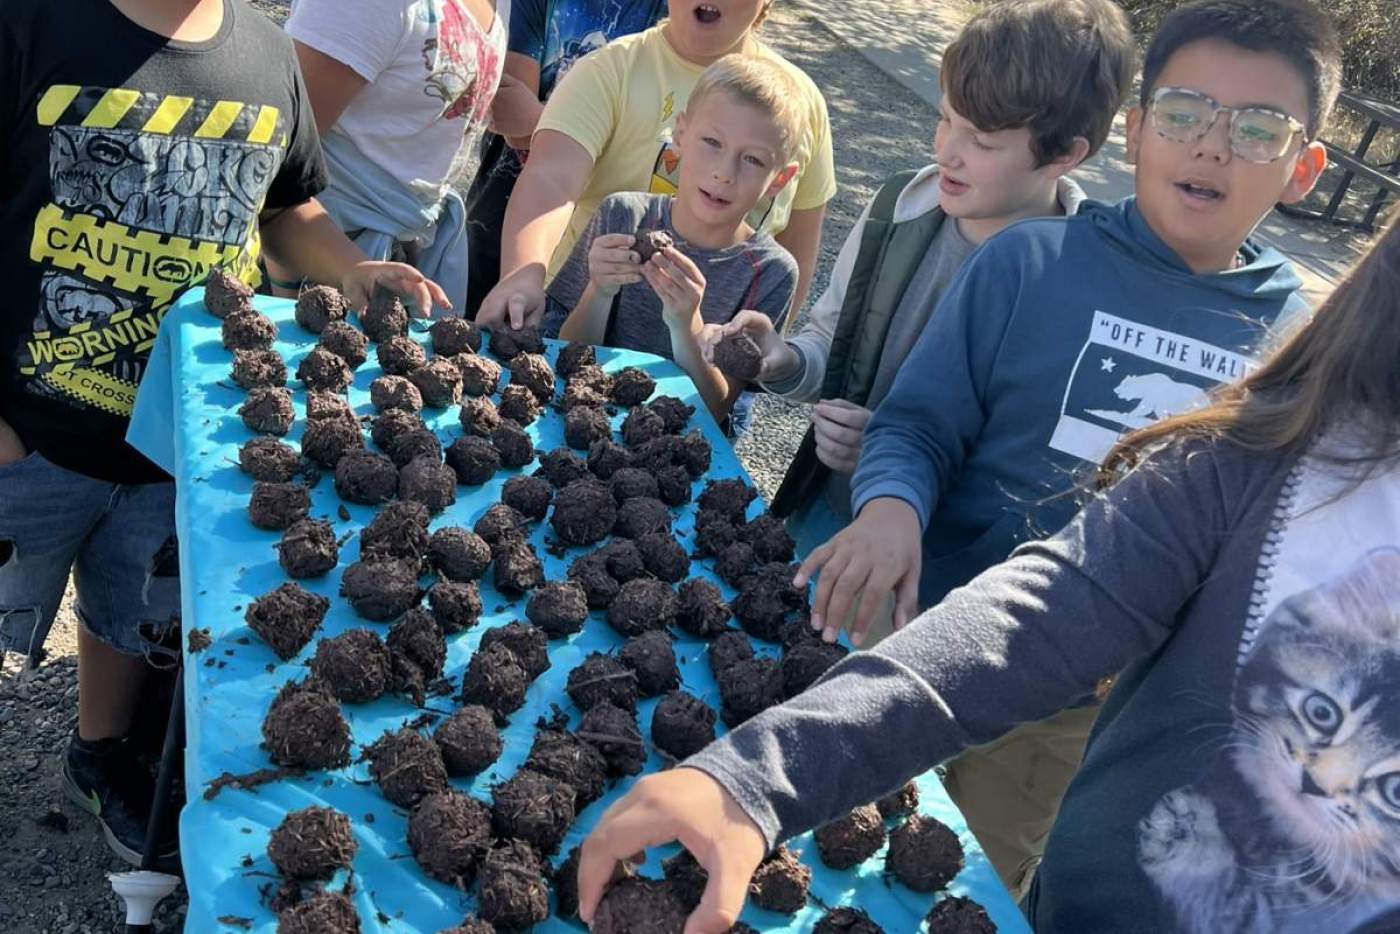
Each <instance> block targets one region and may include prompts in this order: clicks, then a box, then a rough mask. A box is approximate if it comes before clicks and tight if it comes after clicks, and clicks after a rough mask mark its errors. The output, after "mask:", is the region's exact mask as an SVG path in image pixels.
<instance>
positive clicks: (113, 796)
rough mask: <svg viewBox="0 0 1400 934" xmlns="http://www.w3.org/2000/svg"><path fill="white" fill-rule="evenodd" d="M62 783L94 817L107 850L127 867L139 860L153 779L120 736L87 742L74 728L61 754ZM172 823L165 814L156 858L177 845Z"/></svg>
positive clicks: (173, 823)
mask: <svg viewBox="0 0 1400 934" xmlns="http://www.w3.org/2000/svg"><path fill="white" fill-rule="evenodd" d="M63 788H64V791H65V792H67V794H68V797H69V798H70V799H71V800H72V802H73V803H74V804H76V805H77V806H78V807H80V808H82V809H83V810H84V811H87V812H88V813H89V814H91V815H93V816H94V817H96V818H97V821H98V823H100V824H101V825H102V833H103V836H105V837H106V838H107V845H108V846H109V847H111V849H112V852H113V853H116V854H117V855H118V856H120V857H121V858H122V859H124V860H126V861H127V862H128V863H131V864H132V865H133V866H139V865H141V851H142V849H144V847H145V844H146V822H147V820H148V819H149V818H150V815H151V799H152V797H153V796H154V794H155V781H154V780H153V779H152V777H151V774H150V771H149V770H147V769H146V768H145V767H144V766H142V765H141V764H140V763H139V762H138V761H137V760H136V758H135V756H134V755H133V754H132V751H131V749H130V748H129V744H128V743H127V741H126V740H124V739H100V740H94V741H88V740H84V739H81V738H79V737H78V735H77V733H76V732H75V733H74V734H73V737H72V738H71V739H70V740H69V741H68V751H67V753H66V754H65V755H64V757H63ZM175 823H176V819H175V817H174V815H171V819H170V820H169V821H167V825H168V826H167V828H166V830H165V833H163V834H162V838H163V839H162V841H161V845H160V847H159V848H158V849H157V851H156V855H157V857H158V858H161V859H168V858H169V857H171V856H173V855H174V854H175V853H176V851H177V849H178V844H177V842H176V837H175V827H174V825H175Z"/></svg>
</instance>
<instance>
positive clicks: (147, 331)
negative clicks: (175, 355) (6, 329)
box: [20, 308, 167, 377]
mask: <svg viewBox="0 0 1400 934" xmlns="http://www.w3.org/2000/svg"><path fill="white" fill-rule="evenodd" d="M166 310H167V309H166V308H155V309H150V308H143V309H130V308H128V309H126V310H125V311H119V312H117V313H116V314H114V315H112V316H111V317H109V318H107V319H106V320H105V321H96V322H92V321H88V322H83V323H82V324H75V325H73V326H72V327H71V328H68V329H67V330H66V331H35V332H34V333H33V334H32V335H30V336H29V337H28V338H27V339H26V340H25V350H27V351H28V354H27V359H26V365H25V366H21V367H20V372H21V373H23V374H24V375H25V376H35V375H40V376H46V377H47V376H52V375H53V374H54V373H63V372H65V371H67V370H70V369H72V368H73V367H74V366H76V365H78V364H84V365H89V366H102V365H103V364H105V363H111V362H112V361H113V360H114V359H116V355H117V352H118V351H126V352H129V353H132V354H139V353H144V352H145V351H147V350H150V349H151V346H152V345H153V344H154V343H155V340H156V333H157V332H158V331H159V330H160V322H161V320H162V319H163V318H164V317H165V312H166Z"/></svg>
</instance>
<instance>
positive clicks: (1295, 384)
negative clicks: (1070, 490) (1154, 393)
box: [1098, 208, 1400, 487]
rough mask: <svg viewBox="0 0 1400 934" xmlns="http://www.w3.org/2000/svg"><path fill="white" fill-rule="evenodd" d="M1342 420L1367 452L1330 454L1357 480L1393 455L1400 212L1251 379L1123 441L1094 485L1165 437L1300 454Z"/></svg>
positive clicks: (1398, 441)
mask: <svg viewBox="0 0 1400 934" xmlns="http://www.w3.org/2000/svg"><path fill="white" fill-rule="evenodd" d="M1349 422H1350V423H1355V424H1359V425H1361V426H1362V427H1363V429H1364V431H1365V438H1366V448H1365V450H1362V451H1355V452H1349V453H1347V454H1346V455H1345V456H1342V455H1331V458H1332V459H1333V460H1339V461H1345V462H1346V463H1348V464H1352V465H1356V466H1359V467H1361V468H1362V470H1361V472H1360V473H1359V474H1358V475H1357V482H1360V481H1361V480H1363V479H1365V478H1366V477H1367V476H1369V474H1370V473H1371V471H1374V470H1375V469H1376V468H1377V467H1380V466H1382V465H1385V464H1389V463H1392V462H1394V461H1396V460H1400V208H1397V209H1396V210H1395V211H1392V212H1391V215H1390V224H1389V227H1388V229H1387V230H1386V232H1385V233H1384V234H1382V235H1381V236H1380V237H1379V238H1378V239H1377V240H1376V242H1375V243H1374V244H1373V245H1372V246H1371V249H1370V250H1369V251H1368V252H1367V254H1366V255H1365V256H1363V257H1362V258H1361V260H1360V261H1359V262H1358V263H1357V264H1356V266H1355V267H1354V268H1353V269H1352V270H1351V272H1350V273H1349V274H1348V275H1347V276H1346V278H1345V279H1343V280H1342V282H1341V284H1339V285H1338V286H1337V288H1336V290H1335V291H1333V293H1332V294H1331V296H1329V297H1328V299H1327V300H1326V301H1325V302H1323V303H1322V305H1321V307H1319V308H1318V309H1317V312H1316V314H1314V315H1313V318H1312V320H1311V321H1310V322H1308V323H1307V324H1306V325H1305V326H1303V327H1302V328H1300V329H1299V330H1298V331H1297V332H1296V333H1295V334H1293V335H1292V337H1290V338H1289V339H1288V340H1287V341H1285V342H1284V343H1283V344H1282V346H1280V347H1279V348H1278V350H1277V351H1275V352H1274V353H1273V354H1272V355H1271V356H1270V357H1269V358H1268V360H1267V361H1265V363H1264V364H1263V365H1261V366H1260V367H1259V368H1258V369H1257V370H1255V371H1254V372H1253V373H1251V374H1250V375H1249V376H1247V377H1245V378H1244V379H1243V380H1241V381H1240V382H1237V383H1232V384H1229V385H1227V386H1222V387H1218V388H1217V389H1216V390H1215V392H1214V393H1212V397H1211V403H1210V405H1208V406H1207V407H1206V408H1203V409H1200V410H1198V411H1194V412H1186V413H1183V414H1181V415H1177V416H1174V417H1171V418H1165V419H1162V420H1161V421H1159V422H1156V423H1154V424H1152V425H1149V426H1148V427H1146V428H1143V429H1140V430H1138V431H1135V432H1133V433H1132V434H1130V435H1127V436H1126V437H1124V438H1123V439H1122V440H1121V441H1120V442H1119V443H1118V444H1117V445H1116V446H1115V447H1114V449H1113V450H1112V451H1111V452H1109V455H1108V457H1107V458H1106V459H1105V460H1104V463H1103V466H1102V467H1101V468H1100V470H1099V474H1098V480H1099V486H1100V487H1103V486H1108V485H1109V484H1111V483H1112V482H1113V481H1114V480H1116V479H1118V478H1119V477H1121V476H1122V475H1123V474H1124V473H1126V472H1127V470H1129V469H1131V468H1132V467H1134V466H1135V465H1136V464H1137V463H1138V462H1139V461H1141V460H1142V458H1143V457H1144V456H1145V455H1147V454H1148V453H1150V452H1151V451H1153V450H1156V449H1158V448H1160V447H1161V446H1162V445H1164V444H1167V443H1170V442H1175V441H1184V440H1191V439H1207V440H1223V441H1227V442H1230V443H1233V444H1236V445H1238V446H1240V447H1242V448H1244V449H1246V450H1249V451H1255V452H1261V453H1277V454H1281V455H1289V454H1299V453H1302V452H1303V451H1304V450H1305V449H1306V448H1307V447H1308V446H1309V445H1310V444H1311V443H1312V442H1313V441H1314V440H1316V439H1317V438H1318V437H1319V436H1320V435H1321V434H1322V433H1323V432H1324V431H1326V430H1328V429H1329V428H1331V427H1333V426H1335V425H1341V424H1347V423H1349Z"/></svg>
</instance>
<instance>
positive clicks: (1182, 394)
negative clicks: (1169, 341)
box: [1087, 373, 1208, 428]
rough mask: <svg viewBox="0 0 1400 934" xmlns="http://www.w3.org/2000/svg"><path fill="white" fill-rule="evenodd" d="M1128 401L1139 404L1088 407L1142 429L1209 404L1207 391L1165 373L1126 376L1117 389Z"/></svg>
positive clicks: (1105, 417)
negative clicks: (1115, 407)
mask: <svg viewBox="0 0 1400 934" xmlns="http://www.w3.org/2000/svg"><path fill="white" fill-rule="evenodd" d="M1113 394H1114V395H1116V396H1117V397H1118V398H1120V399H1122V400H1123V401H1125V402H1132V403H1136V404H1135V405H1134V406H1133V408H1132V409H1131V410H1129V411H1126V412H1123V411H1115V410H1113V409H1088V410H1087V412H1088V414H1090V415H1093V416H1095V417H1097V418H1102V419H1105V420H1107V421H1110V422H1117V423H1118V424H1120V425H1123V426H1125V427H1127V428H1142V427H1143V426H1145V425H1150V424H1152V423H1153V422H1155V421H1157V420H1158V419H1160V418H1166V417H1167V416H1168V415H1180V414H1181V413H1182V412H1189V411H1191V410H1192V409H1197V408H1200V407H1201V406H1203V405H1205V404H1206V402H1207V401H1208V400H1207V396H1206V391H1205V390H1204V389H1202V388H1201V387H1199V386H1193V385H1192V384H1190V383H1179V382H1177V381H1176V380H1174V379H1172V378H1171V377H1169V376H1167V375H1166V374H1164V373H1143V374H1140V375H1136V376H1125V377H1124V378H1123V380H1122V382H1120V383H1119V384H1118V385H1117V386H1116V387H1114V389H1113Z"/></svg>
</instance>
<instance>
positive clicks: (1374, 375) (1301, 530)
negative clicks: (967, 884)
mask: <svg viewBox="0 0 1400 934" xmlns="http://www.w3.org/2000/svg"><path fill="white" fill-rule="evenodd" d="M1164 28H1169V27H1164ZM1169 67H1170V66H1169ZM1203 181H1204V179H1203ZM1398 320H1400V223H1396V224H1394V225H1393V226H1392V227H1391V229H1390V231H1389V233H1387V234H1386V235H1384V237H1383V238H1382V240H1381V241H1380V242H1379V243H1377V244H1376V245H1375V247H1374V248H1373V249H1372V251H1371V253H1370V255H1369V256H1368V257H1366V258H1365V259H1363V260H1362V262H1361V263H1360V265H1359V266H1358V267H1357V269H1356V270H1355V271H1354V272H1353V273H1352V275H1351V276H1350V277H1349V278H1348V279H1347V281H1345V282H1344V283H1342V285H1341V286H1339V287H1338V289H1337V290H1336V292H1335V293H1333V295H1332V296H1331V297H1330V298H1329V299H1328V300H1327V301H1326V302H1325V303H1324V304H1323V305H1322V307H1321V308H1320V309H1319V310H1318V312H1317V315H1316V317H1315V319H1314V320H1313V321H1312V322H1311V323H1310V324H1309V325H1307V326H1306V327H1305V328H1304V329H1303V330H1302V331H1301V332H1299V333H1297V334H1296V335H1295V336H1294V337H1293V339H1291V340H1290V341H1289V342H1288V343H1287V344H1286V345H1285V346H1284V347H1283V348H1282V349H1281V350H1280V351H1279V352H1278V353H1277V355H1275V356H1274V357H1273V358H1272V360H1270V361H1269V362H1268V363H1266V364H1265V365H1264V366H1262V367H1260V368H1259V369H1258V370H1256V371H1255V372H1254V373H1253V374H1251V375H1250V376H1249V377H1248V378H1247V379H1245V381H1244V382H1243V383H1241V384H1236V385H1233V386H1231V387H1229V388H1227V389H1224V390H1222V391H1220V392H1219V393H1218V394H1217V395H1216V396H1215V398H1214V402H1213V404H1211V405H1210V406H1209V407H1207V408H1205V409H1201V410H1197V411H1194V412H1191V413H1187V414H1185V415H1180V416H1177V417H1175V418H1170V419H1167V420H1165V421H1162V422H1159V423H1157V424H1155V425H1153V426H1150V427H1148V428H1145V429H1142V430H1140V431H1139V432H1137V433H1136V434H1134V435H1132V436H1130V437H1129V438H1128V439H1126V440H1125V441H1124V442H1123V443H1122V444H1120V445H1119V446H1118V447H1117V448H1116V449H1115V451H1114V453H1113V454H1112V455H1111V456H1110V458H1109V463H1108V471H1109V475H1110V476H1117V475H1121V474H1123V473H1125V470H1124V469H1123V468H1128V467H1131V466H1132V465H1134V464H1138V463H1139V462H1140V465H1139V466H1137V467H1136V469H1133V470H1131V471H1130V472H1126V475H1125V476H1121V478H1120V479H1118V480H1117V482H1116V483H1114V484H1113V486H1112V487H1111V489H1109V491H1108V492H1107V494H1106V495H1103V496H1101V497H1100V498H1099V499H1097V500H1096V501H1094V502H1093V503H1091V504H1090V505H1089V506H1087V507H1086V508H1085V510H1084V512H1082V513H1081V514H1080V515H1079V516H1078V518H1076V519H1075V520H1074V521H1073V522H1072V523H1071V524H1070V525H1069V527H1068V528H1066V529H1065V530H1064V531H1062V532H1061V533H1060V534H1058V535H1056V536H1055V537H1054V538H1052V539H1050V540H1048V541H1045V542H1040V543H1036V544H1029V545H1025V546H1023V547H1021V548H1020V549H1018V550H1017V552H1016V553H1015V554H1014V555H1012V556H1011V559H1010V560H1009V561H1007V562H1006V563H1005V564H1002V565H1001V566H999V567H996V568H994V569H992V570H990V571H988V572H987V573H985V574H983V575H982V576H980V577H978V578H977V579H976V580H975V581H973V582H972V583H971V584H970V585H969V586H967V587H965V588H963V589H961V590H959V591H957V592H955V593H953V594H952V595H950V596H949V597H948V599H947V600H946V601H944V602H943V603H942V604H940V605H939V606H937V607H935V608H934V609H932V610H929V611H928V612H926V613H925V614H924V615H922V616H920V617H919V618H918V619H917V620H916V621H914V623H912V624H911V625H910V626H908V627H906V628H905V629H904V630H902V631H901V632H898V633H895V634H894V635H893V636H891V637H890V638H888V639H886V640H885V641H884V642H882V643H880V644H879V645H878V646H876V647H875V648H874V649H872V650H871V651H868V652H856V653H853V654H852V655H850V656H848V657H847V658H846V659H845V660H844V661H842V662H841V663H839V664H838V665H837V666H836V667H835V668H833V669H832V670H831V671H830V672H828V673H827V675H826V676H825V677H824V678H823V679H822V680H821V681H819V682H818V683H817V684H816V685H815V686H813V687H812V688H810V689H809V690H808V691H806V692H805V693H803V694H802V695H800V696H799V697H797V698H794V699H793V700H791V701H789V702H787V703H785V704H783V705H782V706H780V707H776V708H773V709H771V710H768V711H766V712H765V713H762V714H759V715H758V716H756V717H754V718H753V719H751V720H749V721H748V722H747V723H745V724H744V725H743V726H742V727H740V728H739V729H737V730H735V731H733V732H732V733H730V734H729V735H727V736H725V737H724V738H722V739H721V740H720V741H718V742H717V743H715V744H714V745H712V746H710V747H709V748H708V749H706V750H705V751H703V752H701V753H699V754H698V755H696V756H694V757H692V758H691V759H689V760H687V761H686V762H685V763H683V764H682V767H681V768H677V769H673V770H671V771H669V772H664V773H661V774H659V775H654V776H648V777H646V778H644V779H642V780H641V781H639V782H638V783H637V785H636V786H635V787H634V788H633V790H632V791H631V792H630V794H629V795H628V796H627V797H626V798H624V799H623V800H622V801H620V802H618V803H617V804H615V805H613V807H612V808H611V809H609V811H608V813H607V814H605V815H604V817H603V819H602V821H601V822H600V823H599V825H598V826H597V828H596V829H595V830H594V832H593V835H592V836H591V837H589V839H588V840H587V841H585V842H584V845H583V859H582V864H581V866H580V869H579V904H580V913H581V915H582V917H583V918H584V919H585V920H587V919H591V918H592V917H594V911H595V908H596V906H597V903H598V898H599V896H600V895H601V894H602V890H603V887H604V885H605V884H606V883H607V881H608V876H609V874H610V873H611V872H612V870H613V869H614V868H615V866H616V864H617V861H619V860H622V859H626V858H628V857H630V856H631V855H632V854H633V853H636V852H637V851H639V850H641V849H642V848H644V847H647V846H656V845H660V844H662V843H665V842H668V841H670V840H673V839H677V840H680V841H681V842H682V843H683V844H685V845H686V846H687V847H689V848H690V850H691V851H692V852H693V853H694V855H695V856H696V858H697V859H698V860H699V862H700V864H701V865H702V866H703V867H704V868H705V869H706V870H708V872H709V884H708V887H707V889H706V891H705V895H704V899H703V901H702V902H701V904H700V907H699V909H698V910H697V912H696V914H695V915H694V916H692V918H691V921H690V924H689V925H688V926H687V928H686V930H687V931H693V932H710V931H722V930H724V929H725V928H727V927H728V925H729V924H731V923H732V922H733V920H734V917H735V915H736V914H737V912H738V911H739V908H740V906H741V905H742V904H743V901H744V897H745V894H746V891H745V889H746V886H747V883H748V880H749V876H750V874H751V873H752V872H753V869H754V868H755V867H756V866H757V865H758V864H759V861H760V860H761V859H762V858H763V855H764V852H765V851H766V850H767V848H768V847H769V846H771V845H773V844H776V843H777V842H778V841H780V840H783V839H785V838H787V837H790V836H792V835H793V834H796V833H800V832H801V831H803V830H805V829H807V828H809V827H815V826H819V825H821V824H822V823H824V822H826V821H828V820H830V819H832V818H835V817H838V816H840V815H841V814H843V813H845V812H846V811H847V810H848V809H850V808H852V807H854V806H856V805H859V804H862V803H863V802H866V801H870V800H873V799H874V798H876V797H877V796H880V795H882V794H884V793H887V792H889V791H890V790H891V789H893V788H895V787H897V786H898V785H899V783H900V782H902V781H904V780H905V779H906V778H908V777H909V776H911V775H915V774H918V773H920V772H923V771H924V770H926V769H928V768H929V767H930V766H932V765H933V764H935V763H937V762H939V761H940V760H943V759H946V758H947V757H948V756H950V755H953V754H954V753H956V752H957V751H958V750H959V749H960V748H963V747H965V746H967V745H969V744H971V743H979V742H985V741H987V740H988V739H990V738H991V737H994V736H996V735H998V734H1000V733H1003V732H1005V731H1006V730H1008V729H1010V728H1011V727H1012V726H1013V725H1015V724H1017V723H1020V722H1025V721H1032V720H1036V719H1039V718H1041V717H1044V716H1046V715H1047V714H1049V713H1051V712H1053V711H1054V710H1055V709H1057V708H1058V707H1059V706H1060V705H1062V704H1064V703H1066V702H1068V701H1070V700H1072V699H1073V698H1074V697H1075V696H1077V695H1079V694H1082V693H1083V692H1084V691H1086V690H1089V689H1090V688H1092V687H1093V685H1094V684H1095V683H1096V681H1097V680H1098V679H1100V678H1102V677H1104V676H1107V675H1110V674H1114V673H1116V672H1120V671H1121V672H1122V675H1121V676H1120V677H1119V678H1118V680H1117V684H1116V686H1115V687H1114V689H1113V692H1112V694H1111V695H1110V696H1109V698H1108V701H1107V702H1106V703H1105V705H1104V710H1103V713H1102V715H1101V716H1100V718H1099V724H1098V728H1097V729H1096V731H1095V734H1094V739H1093V741H1092V742H1091V743H1090V745H1089V748H1088V751H1087V753H1086V754H1085V757H1084V766H1083V769H1082V770H1081V771H1080V773H1079V775H1078V777H1077V778H1076V779H1075V781H1074V784H1073V785H1072V786H1071V787H1070V790H1069V793H1068V795H1067V796H1066V798H1065V804H1064V808H1063V811H1062V812H1061V816H1060V820H1059V821H1058V822H1057V823H1056V824H1055V830H1054V833H1053V834H1052V835H1051V838H1050V844H1049V847H1048V848H1047V850H1046V854H1045V862H1044V864H1043V865H1042V866H1041V869H1040V873H1039V874H1038V876H1037V879H1036V882H1035V886H1034V888H1033V889H1032V892H1031V897H1030V899H1029V900H1028V902H1027V903H1026V905H1025V906H1024V907H1025V908H1026V909H1027V911H1028V914H1029V916H1030V920H1031V925H1032V927H1033V928H1034V929H1035V930H1037V931H1039V932H1042V934H1059V932H1074V934H1077V932H1081V931H1183V932H1192V934H1206V932H1219V931H1279V932H1316V931H1337V932H1342V931H1360V930H1363V929H1364V930H1368V931H1376V932H1379V931H1383V930H1385V931H1393V930H1395V926H1394V925H1395V921H1396V919H1397V917H1400V875H1397V871H1396V866H1395V853H1396V851H1397V849H1400V763H1397V759H1396V754H1395V749H1396V746H1397V744H1400V724H1397V719H1396V714H1395V712H1396V710H1397V709H1400V677H1397V674H1396V672H1397V671H1400V547H1397V543H1400V379H1397V374H1398V373H1400V370H1397V368H1396V365H1395V363H1396V360H1400V328H1397V327H1396V323H1397V321H1398Z"/></svg>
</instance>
